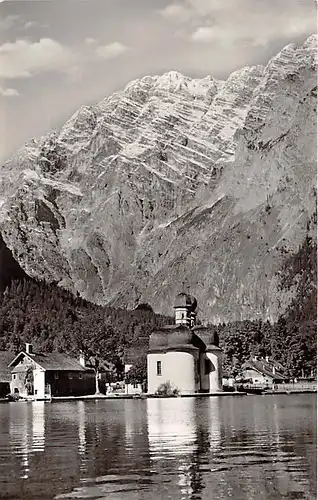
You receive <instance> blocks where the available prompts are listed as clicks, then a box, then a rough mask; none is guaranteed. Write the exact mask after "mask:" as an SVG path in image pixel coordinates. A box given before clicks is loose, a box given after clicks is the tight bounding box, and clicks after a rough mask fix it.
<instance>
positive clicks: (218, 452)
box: [0, 394, 316, 500]
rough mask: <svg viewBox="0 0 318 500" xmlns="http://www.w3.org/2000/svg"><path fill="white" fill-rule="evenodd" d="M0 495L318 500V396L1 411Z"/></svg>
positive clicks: (16, 406)
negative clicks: (317, 454) (317, 443)
mask: <svg viewBox="0 0 318 500" xmlns="http://www.w3.org/2000/svg"><path fill="white" fill-rule="evenodd" d="M0 497H1V498H8V499H9V498H10V499H15V500H18V499H24V500H31V499H39V500H47V499H60V500H61V499H74V498H75V499H79V498H86V499H95V500H96V499H99V500H101V499H107V500H148V499H151V500H156V499H164V500H169V499H173V500H175V499H180V500H181V499H184V500H186V499H191V500H211V499H215V500H223V499H234V500H240V499H242V500H243V499H244V500H247V499H248V500H253V499H255V500H256V499H257V500H261V499H262V500H263V499H270V500H275V499H282V498H283V499H314V498H316V395H315V394H307V395H306V394H299V395H279V396H278V395H277V396H242V397H219V398H218V397H211V398H175V399H147V400H108V401H105V400H99V401H74V402H60V403H42V402H36V403H26V402H24V403H23V402H20V403H10V404H1V405H0Z"/></svg>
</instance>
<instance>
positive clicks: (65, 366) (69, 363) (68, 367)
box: [10, 351, 87, 372]
mask: <svg viewBox="0 0 318 500" xmlns="http://www.w3.org/2000/svg"><path fill="white" fill-rule="evenodd" d="M21 356H27V357H28V358H30V359H32V360H33V361H34V362H35V363H37V364H38V365H39V366H40V367H41V368H43V369H44V370H54V371H55V370H56V371H64V370H65V371H81V372H83V371H87V368H84V367H83V366H82V365H81V364H80V362H79V361H78V360H77V359H75V358H72V357H70V356H67V355H66V354H62V353H59V352H48V353H45V354H42V353H34V354H27V353H25V352H23V351H22V352H20V353H19V354H18V356H16V357H15V358H14V359H13V360H11V363H10V365H11V370H12V367H14V366H15V365H16V364H17V363H18V362H19V359H20V357H21Z"/></svg>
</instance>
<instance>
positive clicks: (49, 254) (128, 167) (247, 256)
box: [0, 36, 316, 321]
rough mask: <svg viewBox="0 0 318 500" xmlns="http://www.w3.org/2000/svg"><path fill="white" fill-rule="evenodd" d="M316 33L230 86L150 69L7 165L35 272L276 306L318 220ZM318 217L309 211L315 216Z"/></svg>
mask: <svg viewBox="0 0 318 500" xmlns="http://www.w3.org/2000/svg"><path fill="white" fill-rule="evenodd" d="M315 55H316V37H314V36H312V37H310V38H309V39H308V40H307V41H306V42H305V43H304V45H303V46H301V47H297V46H295V45H293V44H292V45H288V46H287V47H285V48H284V49H283V50H282V51H281V52H280V53H279V54H278V55H277V56H276V57H274V58H273V59H272V60H271V61H270V62H269V63H268V65H267V66H266V67H263V66H256V67H251V68H243V69H242V70H239V71H236V72H235V73H233V74H232V75H230V77H229V78H228V80H226V81H224V82H221V81H217V80H215V79H213V78H212V77H206V78H204V79H202V80H192V79H190V78H187V77H184V76H182V75H181V74H179V73H176V72H170V73H167V74H165V75H162V76H152V77H150V76H147V77H145V78H142V79H141V80H136V81H134V82H131V83H130V84H129V85H127V86H126V88H125V89H124V90H123V91H122V92H118V93H116V94H114V95H112V96H111V97H109V98H107V99H105V100H104V101H102V102H101V103H99V104H98V105H96V106H93V107H88V106H84V107H82V108H81V109H80V110H79V111H78V112H77V113H75V115H74V116H73V117H71V118H70V120H68V122H67V123H66V124H65V125H64V127H63V128H62V129H61V130H60V131H59V132H54V133H52V134H49V135H47V136H45V137H43V138H41V139H39V140H33V141H31V142H30V143H29V144H27V145H26V146H25V147H24V148H23V149H22V150H21V151H19V152H18V153H17V154H16V155H15V156H14V157H13V158H12V159H10V160H9V161H8V162H6V163H5V165H4V166H3V174H2V183H1V185H0V223H1V232H2V235H3V239H4V241H5V242H6V244H7V246H8V247H9V248H10V249H11V250H12V253H13V255H14V257H15V259H16V260H17V261H18V262H19V263H20V265H21V267H22V268H23V269H24V270H25V271H26V273H27V274H29V275H30V276H33V277H40V278H44V279H46V280H48V281H52V280H54V281H57V282H58V283H59V284H60V285H61V286H64V287H66V288H69V289H70V290H73V291H79V292H80V293H81V294H82V295H83V296H84V297H85V298H87V299H89V300H92V301H94V302H97V303H101V304H105V303H110V304H113V305H120V306H127V307H135V306H136V305H137V304H138V303H140V302H148V303H150V304H151V305H152V306H153V308H154V309H155V310H156V311H158V312H163V313H170V312H171V311H170V308H171V303H172V301H173V297H174V295H175V294H176V293H177V292H178V291H180V288H181V286H182V282H185V283H186V285H187V286H189V287H190V288H191V291H192V293H194V294H195V295H196V296H197V298H198V302H199V305H200V307H201V317H203V318H204V319H208V320H211V321H229V320H234V319H243V318H255V317H262V318H271V319H273V318H275V317H276V316H277V313H278V312H279V311H281V310H283V309H284V308H285V307H286V305H287V304H288V301H289V300H290V297H282V296H281V294H280V293H278V289H277V285H278V283H277V278H276V273H277V271H278V270H279V269H280V267H281V264H282V261H283V259H284V255H285V254H286V253H290V252H293V251H295V250H296V249H297V247H298V246H299V245H300V244H301V243H302V241H303V240H304V238H305V235H306V233H307V232H308V231H313V224H312V219H313V217H312V214H313V213H314V212H315V185H316V180H315V172H316V62H315ZM310 220H311V222H309V221H310Z"/></svg>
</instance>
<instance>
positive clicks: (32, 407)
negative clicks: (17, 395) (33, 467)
mask: <svg viewBox="0 0 318 500" xmlns="http://www.w3.org/2000/svg"><path fill="white" fill-rule="evenodd" d="M9 435H10V446H11V449H12V452H13V453H14V454H15V455H16V456H17V457H19V458H20V460H21V475H20V477H21V478H22V479H28V477H29V472H30V464H29V459H30V455H31V454H32V453H36V452H41V451H43V450H44V446H45V424H44V402H43V401H37V402H36V403H33V404H32V403H21V404H14V403H13V404H10V411H9Z"/></svg>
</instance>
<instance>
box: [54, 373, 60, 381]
mask: <svg viewBox="0 0 318 500" xmlns="http://www.w3.org/2000/svg"><path fill="white" fill-rule="evenodd" d="M54 378H55V380H57V379H58V378H59V372H54Z"/></svg>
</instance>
